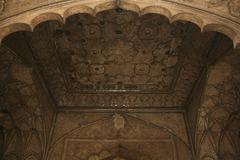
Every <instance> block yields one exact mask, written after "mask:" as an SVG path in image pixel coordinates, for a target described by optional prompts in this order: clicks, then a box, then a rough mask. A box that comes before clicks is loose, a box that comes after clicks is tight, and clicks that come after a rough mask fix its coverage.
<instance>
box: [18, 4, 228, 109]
mask: <svg viewBox="0 0 240 160" xmlns="http://www.w3.org/2000/svg"><path fill="white" fill-rule="evenodd" d="M218 37H221V36H219V34H217V33H209V34H203V33H200V31H199V29H198V28H197V27H196V26H195V25H193V24H191V23H187V22H183V21H179V22H175V23H173V24H170V23H169V21H168V20H167V19H166V18H165V17H162V16H160V15H157V14H147V15H144V16H141V17H139V16H138V15H137V14H136V13H134V12H130V11H125V10H122V9H114V10H109V11H104V12H101V13H99V14H98V15H97V16H96V17H92V16H91V15H88V14H79V15H74V16H71V17H70V18H68V19H67V22H66V24H65V25H63V24H60V23H58V22H54V21H51V22H46V23H43V24H40V25H39V26H37V28H36V29H35V31H34V32H33V33H24V35H23V36H22V39H21V41H25V42H26V43H27V45H26V46H28V48H25V50H28V52H29V53H31V54H32V55H28V57H31V56H32V61H34V63H35V66H36V67H37V68H38V69H39V71H40V74H41V76H42V78H43V80H44V83H45V86H46V87H47V88H48V90H49V92H50V94H51V95H52V98H53V101H54V102H56V104H57V106H58V107H59V108H65V109H67V108H69V109H72V108H76V107H102V108H108V107H130V108H131V107H132V108H134V107H141V108H145V107H160V108H161V107H162V108H165V107H169V108H178V109H181V108H184V107H186V105H187V104H188V101H189V97H190V95H191V93H192V90H193V88H194V87H195V86H196V85H197V81H198V79H199V77H200V76H201V73H202V72H204V69H205V68H206V67H207V65H209V64H208V63H211V61H212V60H213V59H214V58H217V57H218V56H219V55H215V54H214V51H212V50H213V48H214V45H216V44H214V43H221V40H219V39H220V38H218ZM223 39H224V38H223ZM229 46H231V45H229ZM229 46H227V45H226V46H225V50H227V49H229V48H228V47H229ZM223 50H224V48H223ZM16 52H18V51H17V50H16ZM218 54H221V53H218ZM23 56H25V58H24V59H25V61H30V60H29V58H26V57H27V56H26V55H23Z"/></svg>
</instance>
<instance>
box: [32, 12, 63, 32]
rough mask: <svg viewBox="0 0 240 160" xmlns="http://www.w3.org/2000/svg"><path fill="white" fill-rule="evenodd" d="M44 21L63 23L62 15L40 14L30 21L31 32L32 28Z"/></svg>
mask: <svg viewBox="0 0 240 160" xmlns="http://www.w3.org/2000/svg"><path fill="white" fill-rule="evenodd" d="M46 21H58V22H61V23H64V20H63V17H62V15H60V14H58V13H52V12H49V13H48V12H47V13H42V14H40V15H38V16H36V17H35V18H33V19H32V20H31V26H32V30H34V28H35V27H36V26H37V25H39V24H41V23H43V22H46Z"/></svg>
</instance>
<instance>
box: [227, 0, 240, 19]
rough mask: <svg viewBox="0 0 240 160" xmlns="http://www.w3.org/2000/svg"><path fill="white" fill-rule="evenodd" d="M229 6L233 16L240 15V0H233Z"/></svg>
mask: <svg viewBox="0 0 240 160" xmlns="http://www.w3.org/2000/svg"><path fill="white" fill-rule="evenodd" d="M228 8H229V12H230V14H231V15H232V16H235V17H240V0H231V1H230V2H229V3H228Z"/></svg>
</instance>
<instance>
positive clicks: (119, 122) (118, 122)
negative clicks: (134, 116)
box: [113, 114, 125, 130]
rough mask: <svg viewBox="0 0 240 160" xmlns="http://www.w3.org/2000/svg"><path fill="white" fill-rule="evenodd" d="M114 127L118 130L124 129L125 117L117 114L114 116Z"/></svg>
mask: <svg viewBox="0 0 240 160" xmlns="http://www.w3.org/2000/svg"><path fill="white" fill-rule="evenodd" d="M113 123H114V127H115V128H116V129H117V130H120V129H123V128H124V127H125V119H124V117H123V116H121V115H119V114H116V115H114V116H113Z"/></svg>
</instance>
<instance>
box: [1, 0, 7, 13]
mask: <svg viewBox="0 0 240 160" xmlns="http://www.w3.org/2000/svg"><path fill="white" fill-rule="evenodd" d="M5 3H6V0H0V14H1V13H2V12H3V10H4V7H5Z"/></svg>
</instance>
